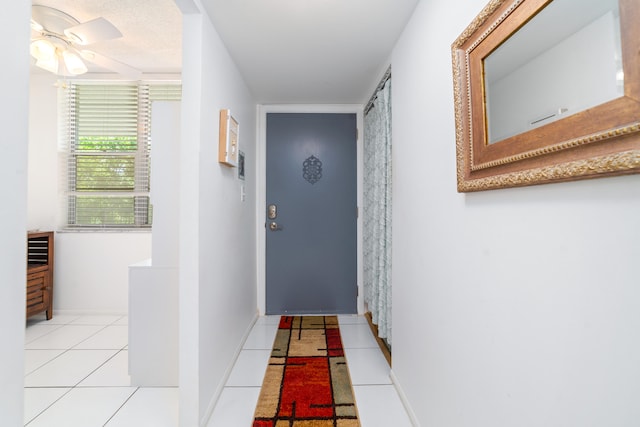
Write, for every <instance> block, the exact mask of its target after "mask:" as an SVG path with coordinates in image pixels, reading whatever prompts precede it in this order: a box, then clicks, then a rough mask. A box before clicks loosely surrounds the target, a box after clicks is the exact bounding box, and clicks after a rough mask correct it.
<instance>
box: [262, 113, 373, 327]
mask: <svg viewBox="0 0 640 427" xmlns="http://www.w3.org/2000/svg"><path fill="white" fill-rule="evenodd" d="M363 108H364V106H363V105H361V104H322V105H303V104H300V105H298V104H295V105H294V104H273V105H258V114H257V121H258V123H257V129H258V136H257V139H258V140H257V146H256V191H257V194H256V262H257V266H256V274H257V277H256V279H257V280H256V282H257V288H258V289H257V303H258V314H259V315H260V316H264V314H265V312H266V291H267V289H266V232H265V231H266V230H265V224H266V222H267V212H266V206H267V162H266V160H267V113H319V114H322V113H328V114H330V113H347V114H355V115H356V126H357V128H358V132H357V139H356V162H357V169H358V170H357V178H356V180H357V182H356V188H357V196H356V197H357V204H358V212H359V214H358V219H357V223H356V230H357V236H356V239H357V242H356V244H357V251H358V253H357V256H356V258H357V282H358V284H357V285H358V297H357V300H356V307H357V310H358V314H363V313H364V290H363V287H362V278H363V277H364V276H363V257H362V182H363V177H362V170H363V162H364V156H363V140H362V138H363V129H364V121H363Z"/></svg>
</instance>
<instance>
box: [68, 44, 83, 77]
mask: <svg viewBox="0 0 640 427" xmlns="http://www.w3.org/2000/svg"><path fill="white" fill-rule="evenodd" d="M62 57H63V58H64V65H65V66H66V67H67V70H68V71H69V73H71V74H73V75H78V74H84V73H86V72H87V66H86V65H85V64H84V62H82V59H80V57H79V56H78V55H76V54H75V53H73V52H70V51H68V50H65V51H64V52H62Z"/></svg>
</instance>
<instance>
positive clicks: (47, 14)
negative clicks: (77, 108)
mask: <svg viewBox="0 0 640 427" xmlns="http://www.w3.org/2000/svg"><path fill="white" fill-rule="evenodd" d="M119 37H122V33H121V32H120V31H119V30H118V29H117V28H116V27H115V26H114V25H113V24H112V23H111V22H109V21H107V20H106V19H105V18H102V17H100V18H96V19H93V20H91V21H87V22H84V23H81V22H80V21H78V20H77V19H75V18H74V17H72V16H71V15H68V14H66V13H65V12H62V11H61V10H58V9H55V8H52V7H49V6H42V5H33V6H32V7H31V45H30V49H29V50H30V52H31V56H33V57H34V58H35V59H36V65H37V66H38V67H40V68H43V69H45V70H47V71H50V72H52V73H54V74H57V75H61V76H76V75H79V74H84V73H86V72H87V71H88V69H87V65H86V64H85V61H88V62H91V63H93V64H96V65H98V66H100V67H103V68H106V69H109V70H112V71H115V72H117V73H119V74H123V75H126V76H128V77H130V78H134V79H136V80H137V79H139V78H140V76H141V75H142V73H141V72H140V71H138V70H136V69H135V68H133V67H130V66H128V65H126V64H123V63H122V62H119V61H116V60H115V59H112V58H109V57H107V56H104V55H101V54H99V53H97V52H94V51H92V50H88V49H85V46H88V45H90V44H92V43H95V42H99V41H105V40H112V39H117V38H119Z"/></svg>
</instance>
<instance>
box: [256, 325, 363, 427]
mask: <svg viewBox="0 0 640 427" xmlns="http://www.w3.org/2000/svg"><path fill="white" fill-rule="evenodd" d="M253 427H360V422H359V421H358V411H357V409H356V404H355V399H354V396H353V388H352V387H351V378H350V377H349V369H348V367H347V363H346V360H345V357H344V350H343V348H342V340H341V338H340V329H339V326H338V318H337V317H336V316H282V317H281V319H280V325H279V327H278V332H277V334H276V339H275V341H274V343H273V350H272V352H271V358H270V359H269V366H268V367H267V371H266V373H265V376H264V381H263V383H262V389H261V391H260V397H259V399H258V405H257V407H256V412H255V416H254V421H253Z"/></svg>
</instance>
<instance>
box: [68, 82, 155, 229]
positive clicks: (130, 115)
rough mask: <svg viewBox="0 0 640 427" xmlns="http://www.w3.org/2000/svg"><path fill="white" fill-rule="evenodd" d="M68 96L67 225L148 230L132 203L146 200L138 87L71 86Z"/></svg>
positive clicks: (146, 153) (145, 145)
mask: <svg viewBox="0 0 640 427" xmlns="http://www.w3.org/2000/svg"><path fill="white" fill-rule="evenodd" d="M70 90H71V91H72V93H71V95H72V96H71V97H70V98H71V101H72V102H70V110H71V111H70V115H71V117H70V122H71V123H72V125H71V127H72V128H75V132H70V134H71V135H73V136H74V137H73V138H72V139H71V140H70V146H69V149H70V151H69V162H68V176H69V193H68V196H69V215H68V220H69V225H71V226H79V227H131V226H148V225H150V224H149V223H148V221H147V220H146V211H145V213H144V217H145V219H144V220H139V218H138V216H139V215H140V214H138V215H137V212H136V198H137V197H142V198H146V199H147V200H148V193H149V185H148V181H149V179H148V171H149V167H148V163H149V150H148V139H149V138H148V136H146V135H145V134H146V133H148V132H147V128H148V126H138V122H139V95H138V92H139V90H138V87H137V85H94V84H87V85H84V84H83V85H79V84H72V85H71V86H70ZM147 121H148V119H147ZM74 134H75V135H74ZM137 169H141V170H140V171H137ZM145 173H146V175H147V178H146V182H143V181H145V179H144V175H145ZM146 205H148V201H147V202H146Z"/></svg>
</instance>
